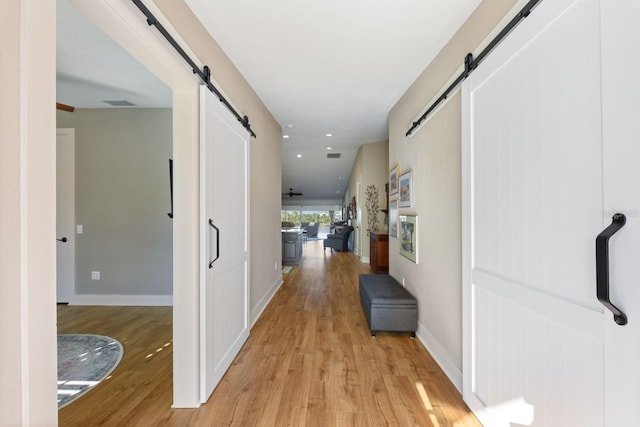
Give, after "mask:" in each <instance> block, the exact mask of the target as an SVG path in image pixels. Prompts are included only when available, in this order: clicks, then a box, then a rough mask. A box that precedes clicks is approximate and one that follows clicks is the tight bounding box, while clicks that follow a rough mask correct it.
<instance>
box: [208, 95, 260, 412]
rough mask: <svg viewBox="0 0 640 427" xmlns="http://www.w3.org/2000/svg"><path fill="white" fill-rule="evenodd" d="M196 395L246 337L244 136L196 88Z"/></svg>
mask: <svg viewBox="0 0 640 427" xmlns="http://www.w3.org/2000/svg"><path fill="white" fill-rule="evenodd" d="M200 161H201V163H200V176H201V183H200V188H201V192H202V194H201V250H200V252H201V256H202V260H201V272H202V275H201V290H200V325H201V330H200V365H201V399H202V402H205V401H206V400H207V399H208V398H209V396H210V395H211V393H212V392H213V390H214V389H215V387H216V385H217V384H218V382H219V381H220V379H221V378H222V376H223V375H224V373H225V372H226V370H227V368H228V367H229V365H231V362H233V359H234V358H235V356H236V355H237V354H238V352H239V351H240V348H241V347H242V345H243V344H244V342H245V341H246V339H247V338H248V336H249V134H248V133H247V131H246V130H245V129H244V128H243V127H242V126H241V125H240V123H239V122H238V121H237V120H236V119H235V117H233V116H232V115H231V113H230V112H229V111H228V110H227V109H226V108H225V107H224V106H223V105H222V103H221V102H220V101H219V100H218V98H217V97H215V96H214V95H213V94H212V93H211V92H210V91H209V90H208V89H207V88H206V87H204V86H203V87H201V89H200Z"/></svg>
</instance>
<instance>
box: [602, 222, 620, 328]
mask: <svg viewBox="0 0 640 427" xmlns="http://www.w3.org/2000/svg"><path fill="white" fill-rule="evenodd" d="M626 222H627V217H626V216H624V214H621V213H617V214H615V215H613V218H612V222H611V225H609V226H608V227H607V228H605V229H604V230H603V231H602V233H600V234H598V237H596V293H597V296H598V301H600V302H601V303H602V305H604V306H605V307H607V308H608V309H609V310H610V311H611V312H612V313H613V320H614V321H615V322H616V323H617V324H618V325H620V326H622V325H626V324H627V315H626V314H624V313H623V312H622V311H621V310H620V309H619V308H618V307H616V306H615V305H613V303H612V302H611V300H610V299H609V239H610V238H611V236H613V235H614V234H616V232H617V231H618V230H620V229H621V228H622V227H623V226H624V224H625V223H626Z"/></svg>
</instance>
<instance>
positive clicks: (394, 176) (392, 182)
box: [389, 165, 398, 196]
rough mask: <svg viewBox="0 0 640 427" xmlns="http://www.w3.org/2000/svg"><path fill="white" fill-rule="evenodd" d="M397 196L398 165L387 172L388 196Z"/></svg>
mask: <svg viewBox="0 0 640 427" xmlns="http://www.w3.org/2000/svg"><path fill="white" fill-rule="evenodd" d="M394 194H398V165H395V166H394V167H393V168H392V169H391V170H390V171H389V196H393V195H394Z"/></svg>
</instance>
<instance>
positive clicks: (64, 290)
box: [56, 129, 76, 303]
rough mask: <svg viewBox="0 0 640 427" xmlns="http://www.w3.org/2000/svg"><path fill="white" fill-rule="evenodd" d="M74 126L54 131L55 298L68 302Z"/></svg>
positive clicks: (72, 241) (71, 264)
mask: <svg viewBox="0 0 640 427" xmlns="http://www.w3.org/2000/svg"><path fill="white" fill-rule="evenodd" d="M75 222H76V206H75V129H58V130H57V133H56V246H57V256H56V260H57V263H56V264H57V265H56V267H57V273H56V297H57V298H56V299H57V301H58V302H59V303H68V302H69V301H70V300H71V298H72V297H73V295H74V292H75V279H76V276H75V271H76V270H75V245H76V239H75V230H74V228H75Z"/></svg>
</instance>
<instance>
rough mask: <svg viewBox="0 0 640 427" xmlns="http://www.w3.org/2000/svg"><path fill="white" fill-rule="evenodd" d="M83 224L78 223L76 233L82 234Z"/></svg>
mask: <svg viewBox="0 0 640 427" xmlns="http://www.w3.org/2000/svg"><path fill="white" fill-rule="evenodd" d="M82 232H83V230H82V224H78V225H76V234H82Z"/></svg>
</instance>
